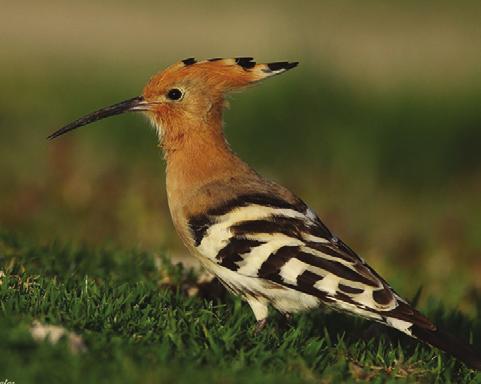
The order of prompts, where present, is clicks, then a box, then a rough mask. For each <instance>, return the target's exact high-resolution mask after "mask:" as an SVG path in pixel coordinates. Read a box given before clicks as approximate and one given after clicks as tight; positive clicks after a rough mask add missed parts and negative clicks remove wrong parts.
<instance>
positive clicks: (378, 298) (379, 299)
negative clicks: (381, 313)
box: [372, 288, 394, 305]
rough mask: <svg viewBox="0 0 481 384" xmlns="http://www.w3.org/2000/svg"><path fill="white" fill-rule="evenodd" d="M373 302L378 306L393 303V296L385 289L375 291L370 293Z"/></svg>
mask: <svg viewBox="0 0 481 384" xmlns="http://www.w3.org/2000/svg"><path fill="white" fill-rule="evenodd" d="M372 298H373V299H374V301H375V302H376V303H378V304H380V305H388V304H390V303H392V301H393V298H394V297H393V294H392V293H391V291H390V290H389V289H387V288H383V289H379V290H376V291H374V292H373V293H372Z"/></svg>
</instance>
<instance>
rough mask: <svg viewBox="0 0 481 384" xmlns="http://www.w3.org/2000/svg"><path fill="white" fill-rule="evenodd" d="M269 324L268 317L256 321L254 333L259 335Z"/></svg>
mask: <svg viewBox="0 0 481 384" xmlns="http://www.w3.org/2000/svg"><path fill="white" fill-rule="evenodd" d="M266 324H267V317H266V318H265V319H262V320H259V321H258V322H257V323H256V328H255V329H254V335H258V334H259V333H260V332H261V331H262V330H263V329H264V328H265V326H266Z"/></svg>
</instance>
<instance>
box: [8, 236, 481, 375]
mask: <svg viewBox="0 0 481 384" xmlns="http://www.w3.org/2000/svg"><path fill="white" fill-rule="evenodd" d="M0 266H1V269H2V271H3V273H2V277H1V280H0V303H1V304H0V372H1V379H2V380H3V379H8V380H9V381H14V382H16V383H22V384H23V383H34V382H35V383H38V382H48V383H56V382H71V383H85V382H116V383H123V382H125V383H132V382H138V383H150V382H152V383H154V382H180V383H190V382H212V383H243V382H246V383H247V382H248V383H304V382H305V383H335V382H343V383H344V382H363V381H369V382H378V383H379V382H425V383H432V382H435V381H438V382H443V383H447V382H457V383H460V382H466V383H468V382H469V383H473V382H481V373H475V372H473V371H471V370H469V369H467V368H466V367H465V366H463V365H462V364H460V363H458V362H457V361H455V360H454V359H452V358H450V357H448V356H446V355H444V354H443V353H440V352H439V351H437V350H434V349H432V348H429V347H426V346H423V345H420V344H418V343H416V342H414V341H412V340H411V339H409V338H408V337H405V336H402V335H399V334H397V333H395V332H390V331H387V330H386V329H385V328H376V327H374V328H373V327H369V323H367V322H365V321H363V320H359V319H354V318H350V317H347V316H345V315H342V314H336V313H325V312H323V311H320V310H319V311H313V312H311V313H306V314H300V315H296V316H295V317H294V318H293V319H292V320H291V321H290V323H288V324H286V323H285V322H284V321H283V319H282V318H281V317H280V316H279V315H277V314H274V316H273V318H272V321H271V322H270V323H269V325H268V326H267V328H266V329H265V330H264V331H263V332H261V333H260V334H257V335H256V334H255V333H254V318H253V316H252V314H251V311H250V309H249V308H248V306H247V305H246V304H244V303H242V302H241V301H239V300H238V299H236V298H233V297H232V296H230V295H229V294H226V293H225V292H223V291H221V290H218V289H217V288H216V290H215V292H214V291H213V290H212V289H213V288H214V286H213V285H212V284H211V285H198V283H197V279H198V278H197V276H196V274H197V273H196V272H193V271H192V270H187V269H185V268H183V267H181V266H180V265H178V264H177V265H172V263H171V262H170V261H169V260H168V259H167V258H165V257H162V256H159V255H156V254H150V253H145V252H141V251H138V250H130V251H126V250H118V249H113V248H112V249H105V248H104V249H101V248H82V247H74V246H68V245H62V244H58V243H52V244H48V245H38V244H34V243H30V242H28V241H25V240H24V239H18V238H15V237H14V236H12V235H9V234H6V233H2V234H1V235H0ZM212 296H216V297H215V298H213V297H212ZM415 300H416V299H415ZM477 304H478V305H477V315H476V316H475V319H476V320H473V319H470V318H468V317H466V316H463V315H461V314H460V313H458V312H456V311H455V310H451V309H446V308H443V307H442V306H441V305H440V303H439V302H434V301H433V300H428V301H427V305H426V306H425V307H424V308H421V309H422V310H423V311H424V312H425V313H426V314H428V315H429V316H430V317H431V318H433V319H435V320H436V321H437V322H438V323H439V324H441V325H442V326H443V327H444V328H445V329H447V330H449V331H451V332H453V333H455V334H457V335H459V336H460V337H465V338H466V337H469V338H471V339H472V341H474V342H475V343H477V344H478V345H479V344H480V343H481V332H480V330H481V317H480V316H479V315H480V314H481V299H479V300H477ZM34 322H38V323H37V325H38V324H42V325H43V326H48V325H56V326H60V327H63V328H65V331H66V332H71V333H72V334H75V335H76V336H78V337H79V338H80V339H81V341H80V342H78V340H77V343H72V342H71V338H69V337H68V336H67V335H64V337H62V338H61V339H60V341H59V342H58V343H53V342H52V341H51V340H49V339H48V337H47V338H46V339H45V340H43V341H41V340H34V338H33V337H32V324H33V323H34Z"/></svg>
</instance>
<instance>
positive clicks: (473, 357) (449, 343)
mask: <svg viewBox="0 0 481 384" xmlns="http://www.w3.org/2000/svg"><path fill="white" fill-rule="evenodd" d="M398 304H399V305H398V307H397V308H396V309H394V310H393V311H391V314H392V317H391V316H387V317H386V320H387V322H388V324H389V325H390V326H391V327H393V328H397V329H398V330H400V331H402V332H404V333H406V334H408V335H409V336H411V337H414V338H415V339H418V340H420V341H422V342H424V343H426V344H429V345H432V346H433V347H436V348H439V349H440V350H442V351H444V352H447V353H448V354H450V355H452V356H454V357H456V358H457V359H458V360H460V361H462V362H464V363H465V364H466V365H467V366H468V367H470V368H472V369H476V370H480V371H481V354H480V353H479V352H477V351H475V350H474V348H473V347H472V346H471V345H470V344H468V343H467V342H464V341H462V340H460V339H458V338H456V337H454V336H452V335H450V334H449V333H447V332H444V331H442V330H440V329H439V328H438V327H437V326H436V325H434V324H433V323H432V322H431V321H430V320H429V319H427V318H426V317H425V316H424V315H422V314H421V313H420V312H418V311H417V310H415V309H414V308H412V307H411V306H410V305H409V304H407V303H405V302H400V301H399V302H398ZM399 320H401V322H400V323H399ZM409 323H410V325H409V326H407V327H406V325H407V324H409ZM397 324H403V325H404V326H403V327H397V326H396V325H397Z"/></svg>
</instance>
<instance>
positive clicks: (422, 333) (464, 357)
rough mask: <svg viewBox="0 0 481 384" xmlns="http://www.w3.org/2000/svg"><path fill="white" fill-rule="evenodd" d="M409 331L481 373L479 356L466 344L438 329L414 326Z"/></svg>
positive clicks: (480, 357)
mask: <svg viewBox="0 0 481 384" xmlns="http://www.w3.org/2000/svg"><path fill="white" fill-rule="evenodd" d="M411 331H412V335H413V336H414V337H416V338H418V339H419V340H421V341H423V342H425V343H427V344H430V345H432V346H433V347H436V348H439V349H441V350H443V351H445V352H447V353H449V354H450V355H452V356H454V357H456V358H457V359H459V360H461V361H462V362H464V363H465V364H466V365H467V366H468V367H470V368H472V369H477V370H479V371H481V354H480V353H478V352H476V351H475V350H474V349H473V348H472V347H471V345H469V344H468V343H466V342H464V341H462V340H459V339H457V338H455V337H454V336H451V335H450V334H448V333H446V332H443V331H440V330H439V329H436V330H430V329H426V328H423V327H420V326H418V325H416V324H414V325H413V326H412V327H411Z"/></svg>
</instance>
